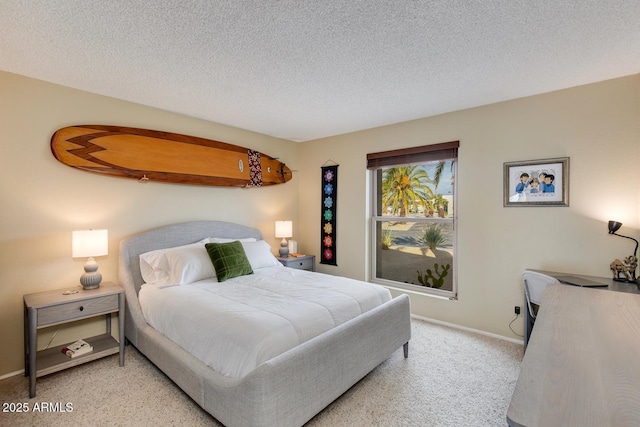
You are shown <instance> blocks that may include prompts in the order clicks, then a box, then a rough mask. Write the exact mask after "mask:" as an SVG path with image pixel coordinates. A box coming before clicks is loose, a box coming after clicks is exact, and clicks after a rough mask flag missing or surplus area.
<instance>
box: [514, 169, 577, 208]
mask: <svg viewBox="0 0 640 427" xmlns="http://www.w3.org/2000/svg"><path fill="white" fill-rule="evenodd" d="M504 206H569V158H568V157H558V158H555V159H542V160H527V161H522V162H505V164H504Z"/></svg>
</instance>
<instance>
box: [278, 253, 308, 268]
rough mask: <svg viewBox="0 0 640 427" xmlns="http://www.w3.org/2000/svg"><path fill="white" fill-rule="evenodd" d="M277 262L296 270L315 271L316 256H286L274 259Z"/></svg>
mask: <svg viewBox="0 0 640 427" xmlns="http://www.w3.org/2000/svg"><path fill="white" fill-rule="evenodd" d="M276 258H278V261H280V263H281V264H282V265H284V266H285V267H289V268H296V269H298V270H309V271H316V256H315V255H303V256H298V257H295V256H288V257H276Z"/></svg>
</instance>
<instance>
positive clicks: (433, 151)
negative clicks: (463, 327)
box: [367, 141, 460, 300]
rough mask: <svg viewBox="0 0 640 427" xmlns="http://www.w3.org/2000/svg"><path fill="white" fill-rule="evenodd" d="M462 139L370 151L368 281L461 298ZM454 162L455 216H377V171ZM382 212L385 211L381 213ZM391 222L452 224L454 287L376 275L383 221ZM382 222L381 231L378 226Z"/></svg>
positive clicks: (379, 188)
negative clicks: (459, 172)
mask: <svg viewBox="0 0 640 427" xmlns="http://www.w3.org/2000/svg"><path fill="white" fill-rule="evenodd" d="M459 144H460V143H459V141H451V142H445V143H441V144H432V145H426V146H420V147H411V148H405V149H400V150H391V151H384V152H378V153H370V154H367V169H368V173H369V178H370V183H371V186H370V188H371V189H370V199H371V203H370V207H369V209H370V212H369V215H368V216H369V219H370V227H369V260H370V268H369V281H370V282H373V283H378V284H381V285H384V286H387V287H391V288H399V289H403V290H407V291H412V292H417V293H421V294H425V295H432V296H438V297H443V298H448V299H450V300H457V299H458V269H457V259H458V257H457V240H458V239H457V235H458V233H457V227H456V222H457V219H458V201H457V199H458V188H457V187H458V179H457V173H458V147H459ZM447 160H452V161H453V174H454V181H453V205H454V209H453V216H452V217H451V218H427V217H424V218H423V217H400V216H384V215H378V208H379V206H378V204H379V203H380V198H381V196H382V174H381V173H378V172H379V171H380V170H382V169H387V168H390V167H394V166H407V165H419V164H424V163H427V162H434V161H447ZM381 213H382V212H381ZM392 221H404V222H415V223H436V224H442V223H450V224H452V230H453V236H452V242H451V243H452V248H453V260H452V266H451V269H452V281H453V283H452V290H451V291H448V290H441V289H437V288H430V287H425V286H420V285H414V284H409V283H403V282H398V281H394V280H389V279H383V278H379V277H377V263H378V256H379V254H378V253H379V252H381V251H382V249H381V245H379V244H378V238H379V235H380V234H381V232H380V230H381V227H382V223H384V222H392ZM379 225H380V230H379V229H378V228H379Z"/></svg>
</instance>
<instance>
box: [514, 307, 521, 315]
mask: <svg viewBox="0 0 640 427" xmlns="http://www.w3.org/2000/svg"><path fill="white" fill-rule="evenodd" d="M513 312H514V313H516V314H520V306H519V305H516V306H515V307H513Z"/></svg>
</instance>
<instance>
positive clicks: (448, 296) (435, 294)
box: [370, 279, 458, 301]
mask: <svg viewBox="0 0 640 427" xmlns="http://www.w3.org/2000/svg"><path fill="white" fill-rule="evenodd" d="M370 282H371V283H375V284H377V285H381V286H384V287H385V288H388V289H392V290H394V291H398V292H403V293H406V294H412V295H419V296H424V297H431V298H437V299H441V300H448V301H458V296H457V295H455V294H454V293H453V292H450V291H440V290H438V289H433V288H425V289H424V291H423V290H420V289H416V288H415V287H414V286H415V285H413V286H412V285H407V286H406V287H405V286H402V285H401V284H398V283H395V282H392V281H389V280H381V279H373V280H370Z"/></svg>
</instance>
